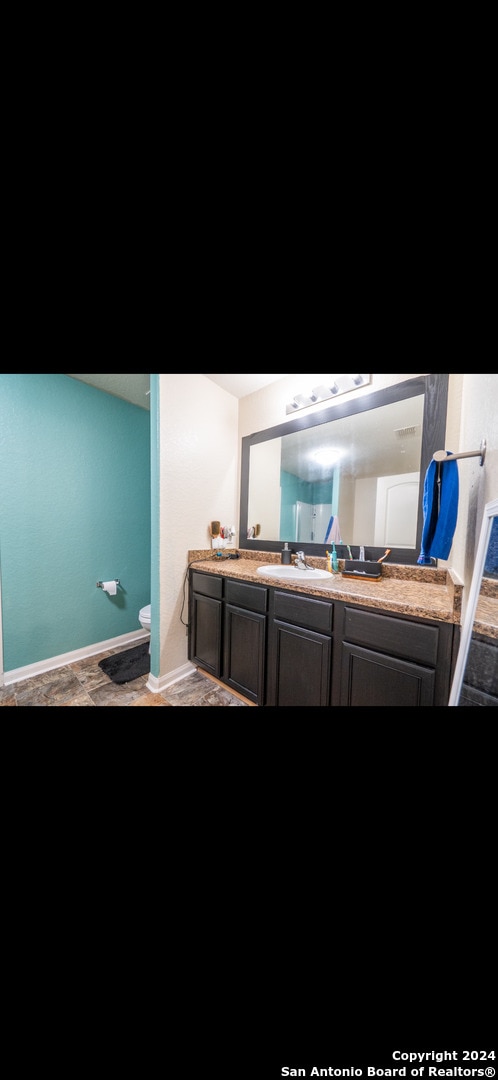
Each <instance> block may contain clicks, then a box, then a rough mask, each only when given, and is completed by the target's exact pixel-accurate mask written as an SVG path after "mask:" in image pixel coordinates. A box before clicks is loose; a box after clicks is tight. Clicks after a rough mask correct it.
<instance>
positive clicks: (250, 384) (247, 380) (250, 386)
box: [206, 375, 287, 398]
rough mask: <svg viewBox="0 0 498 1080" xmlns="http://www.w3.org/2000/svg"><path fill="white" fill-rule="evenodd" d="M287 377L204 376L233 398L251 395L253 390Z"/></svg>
mask: <svg viewBox="0 0 498 1080" xmlns="http://www.w3.org/2000/svg"><path fill="white" fill-rule="evenodd" d="M286 378H287V375H206V379H211V381H212V382H215V383H217V384H218V386H221V388H222V390H227V391H228V393H229V394H233V395H234V397H237V398H242V397H246V395H247V394H253V393H254V391H255V390H262V389H263V387H264V386H269V384H270V383H273V382H276V381H277V379H286Z"/></svg>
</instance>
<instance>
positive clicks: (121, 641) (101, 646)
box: [0, 630, 188, 686]
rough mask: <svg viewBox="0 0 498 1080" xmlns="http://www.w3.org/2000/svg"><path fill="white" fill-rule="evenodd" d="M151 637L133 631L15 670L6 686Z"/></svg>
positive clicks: (8, 676)
mask: <svg viewBox="0 0 498 1080" xmlns="http://www.w3.org/2000/svg"><path fill="white" fill-rule="evenodd" d="M149 637H150V634H149V633H148V631H147V630H132V632H131V633H130V634H121V636H120V637H116V638H109V639H108V641H97V642H95V644H94V645H88V646H87V647H86V648H85V649H75V651H74V652H70V653H63V654H61V656H51V657H49V659H48V660H40V661H39V662H38V663H37V664H27V665H26V667H22V668H13V670H12V671H5V672H4V686H11V685H12V683H16V682H20V681H21V679H30V678H31V677H32V676H33V675H42V674H43V672H44V671H54V670H55V668H60V667H65V666H66V665H67V664H74V663H75V662H76V661H77V660H86V659H87V657H89V656H95V655H96V654H97V653H100V652H107V651H108V649H118V648H119V647H120V646H121V645H132V644H133V642H135V641H136V642H137V644H138V643H139V642H140V641H146V640H148V638H149ZM187 674H188V673H187ZM173 681H175V680H173ZM161 682H162V679H161ZM0 685H1V684H0Z"/></svg>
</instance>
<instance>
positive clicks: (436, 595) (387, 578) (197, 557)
mask: <svg viewBox="0 0 498 1080" xmlns="http://www.w3.org/2000/svg"><path fill="white" fill-rule="evenodd" d="M230 553H231V554H235V549H225V550H224V551H223V552H222V555H221V557H220V556H218V555H216V553H215V552H213V551H210V550H209V549H208V550H204V551H202V550H199V551H189V552H188V562H189V566H192V567H193V568H194V569H195V570H202V571H203V572H204V573H206V574H220V575H221V576H222V577H230V578H235V579H236V580H237V581H248V582H252V583H253V584H258V585H272V586H274V587H277V588H279V589H285V590H286V591H289V592H296V593H306V595H307V596H310V595H311V596H318V597H321V598H322V599H324V598H327V599H331V600H343V601H346V602H347V603H350V604H351V603H352V604H361V605H362V607H370V608H379V609H381V610H382V611H392V612H398V613H400V614H402V615H413V616H416V617H417V618H420V619H438V620H439V621H440V622H448V623H457V624H459V623H460V621H461V611H462V590H463V584H462V582H461V581H460V579H459V577H458V575H457V574H455V573H454V572H453V571H452V570H451V569H446V570H438V569H435V568H433V567H427V566H404V565H401V564H400V563H382V573H381V577H380V578H379V579H378V580H375V581H366V580H363V581H354V580H353V579H352V578H343V576H342V573H339V574H331V575H330V580H328V579H327V580H323V581H322V580H318V581H313V582H312V584H309V583H308V582H304V581H303V582H297V581H294V582H290V581H282V580H281V579H280V578H271V577H262V576H261V575H260V574H258V566H267V565H268V564H269V563H276V564H280V555H279V554H278V553H275V552H273V551H272V552H264V551H254V552H252V551H247V552H246V551H244V552H241V553H240V558H239V559H233V558H232V559H229V558H227V556H228V555H229V554H230ZM306 562H307V563H309V565H310V566H314V567H316V569H320V570H325V569H326V568H327V567H326V560H325V559H320V558H315V557H314V556H312V557H309V558H308V556H306ZM343 567H344V561H343V560H342V559H339V568H340V570H342V569H343Z"/></svg>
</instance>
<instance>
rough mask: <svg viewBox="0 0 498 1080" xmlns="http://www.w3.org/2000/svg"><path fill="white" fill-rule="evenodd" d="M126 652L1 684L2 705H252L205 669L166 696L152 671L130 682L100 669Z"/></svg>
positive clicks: (168, 688) (95, 657)
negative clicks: (156, 689)
mask: <svg viewBox="0 0 498 1080" xmlns="http://www.w3.org/2000/svg"><path fill="white" fill-rule="evenodd" d="M122 651H124V650H123V649H109V651H108V652H102V653H98V654H97V655H96V656H90V657H88V658H86V659H85V660H77V661H76V662H75V663H74V664H68V665H67V666H65V667H60V668H57V669H56V670H54V671H45V672H43V674H41V675H33V676H32V677H31V678H29V679H23V680H21V682H16V683H12V685H10V686H3V687H0V707H1V706H2V705H6V706H10V707H12V706H26V705H28V706H30V707H33V706H37V705H40V706H43V705H44V706H47V705H48V706H60V705H71V706H75V705H85V706H90V707H92V708H93V707H95V706H96V707H102V706H105V707H112V706H116V705H117V706H118V707H121V706H125V705H154V706H157V705H190V706H197V705H223V706H225V705H237V706H239V705H252V704H253V703H252V701H247V700H246V698H244V697H242V696H241V695H239V694H237V693H235V692H232V691H230V690H228V689H227V688H226V687H224V686H223V685H222V684H221V683H219V682H218V681H217V680H216V679H213V678H211V676H209V675H205V674H204V672H201V671H194V672H193V673H192V674H191V675H187V676H186V678H184V679H180V680H179V681H178V682H176V683H174V684H173V685H172V686H169V687H167V689H166V690H163V692H162V693H161V694H153V693H151V691H150V690H148V689H147V686H146V683H147V675H143V676H142V677H141V678H140V679H135V680H134V681H133V682H129V683H122V684H118V683H113V682H112V681H111V679H110V678H109V676H108V675H105V674H104V672H103V671H102V670H101V668H99V661H100V660H103V659H104V657H105V656H112V655H113V654H114V653H117V652H122Z"/></svg>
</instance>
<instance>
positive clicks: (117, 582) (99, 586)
mask: <svg viewBox="0 0 498 1080" xmlns="http://www.w3.org/2000/svg"><path fill="white" fill-rule="evenodd" d="M114 581H115V582H116V585H119V578H114ZM103 588H104V582H103V581H97V589H103Z"/></svg>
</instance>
